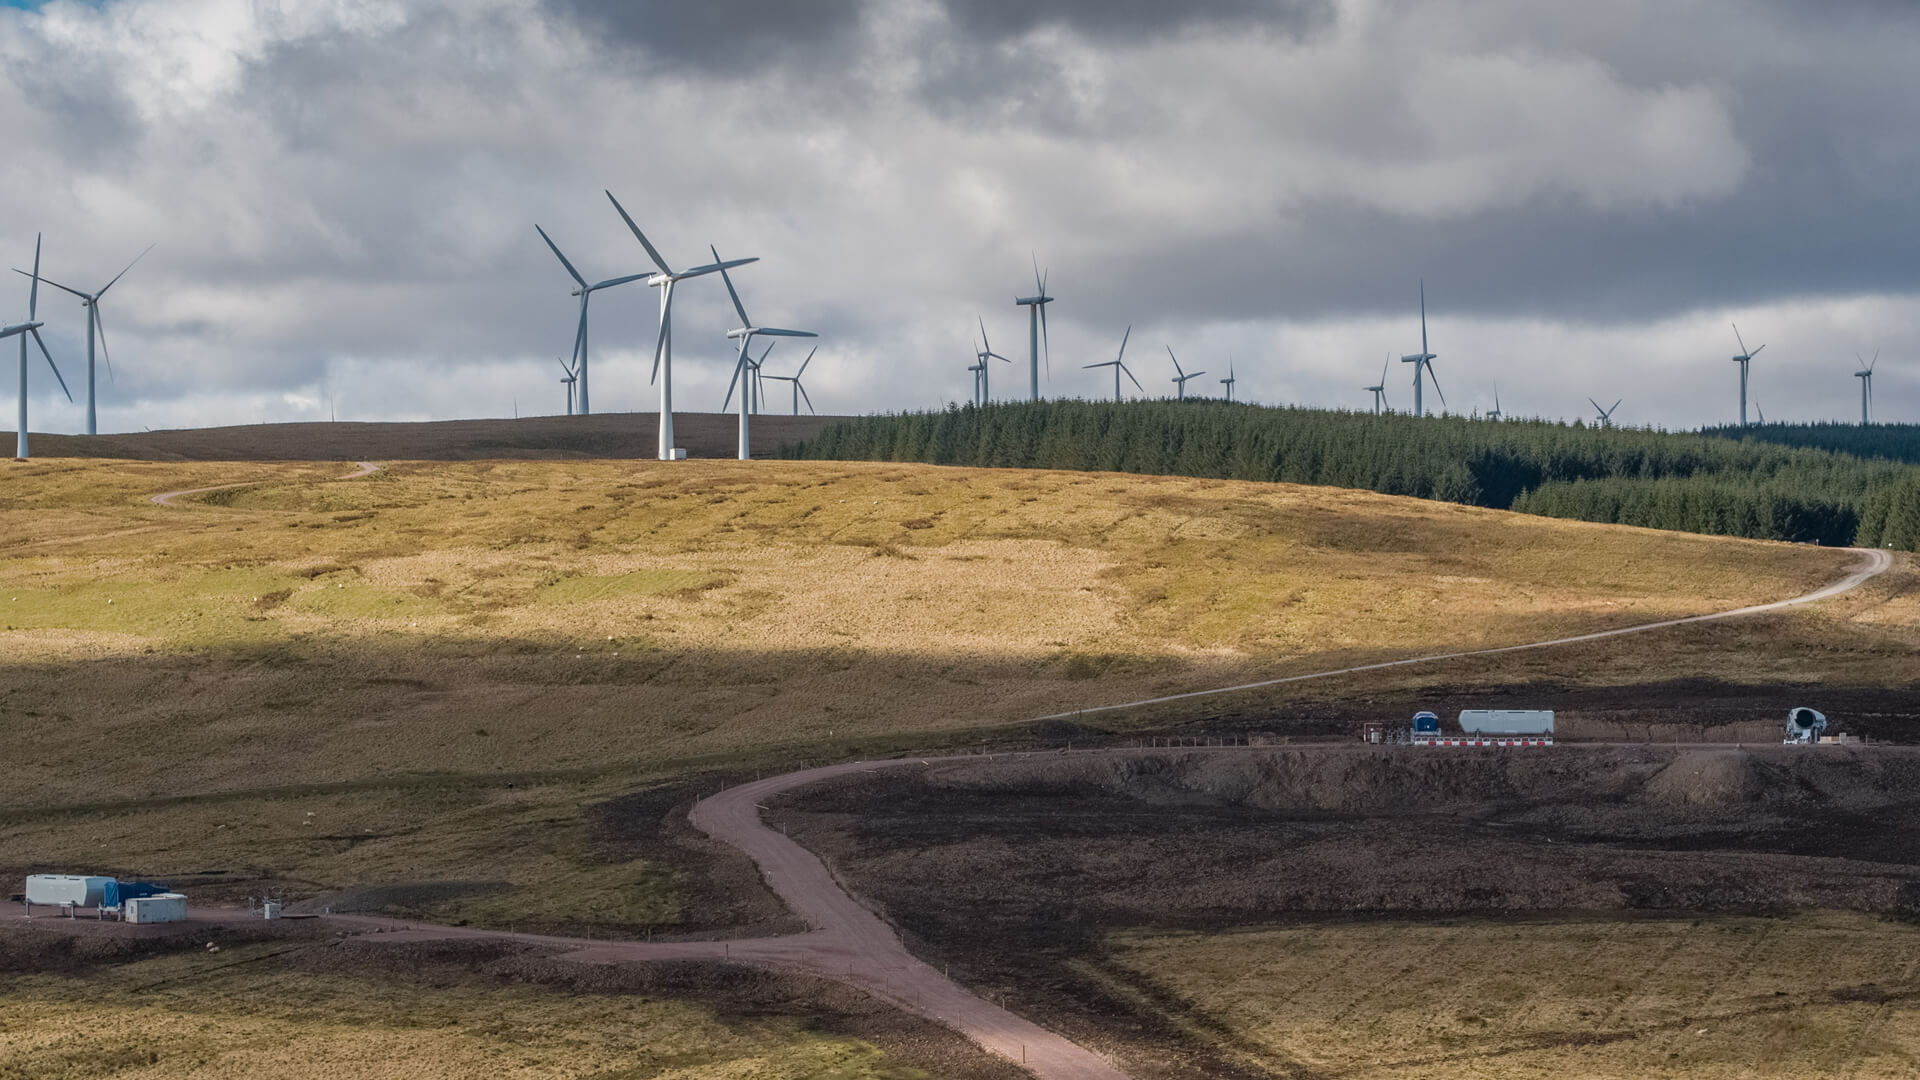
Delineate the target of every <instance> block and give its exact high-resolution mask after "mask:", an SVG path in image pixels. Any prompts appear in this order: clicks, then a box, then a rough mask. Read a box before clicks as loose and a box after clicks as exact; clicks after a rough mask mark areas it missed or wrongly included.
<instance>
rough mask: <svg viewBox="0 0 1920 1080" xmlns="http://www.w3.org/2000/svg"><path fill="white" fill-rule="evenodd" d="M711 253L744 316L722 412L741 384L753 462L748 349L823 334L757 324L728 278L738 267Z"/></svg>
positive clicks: (745, 450)
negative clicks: (760, 342) (767, 340)
mask: <svg viewBox="0 0 1920 1080" xmlns="http://www.w3.org/2000/svg"><path fill="white" fill-rule="evenodd" d="M635 231H636V232H637V231H638V230H635ZM708 250H709V251H712V252H713V265H714V267H715V269H718V270H719V271H720V280H721V281H724V282H726V283H727V295H728V296H729V297H732V298H733V310H734V311H735V312H736V313H737V314H738V315H739V316H740V325H739V326H736V327H734V328H733V329H731V330H729V331H727V336H728V337H729V338H734V339H736V340H738V341H739V342H740V355H739V357H738V358H737V359H736V360H735V361H734V363H733V378H732V379H730V380H728V382H727V398H726V402H722V403H721V405H720V411H721V412H726V411H727V402H731V401H732V400H733V387H734V384H735V383H740V384H741V386H740V460H741V461H751V460H753V450H752V444H751V443H750V442H749V440H748V435H747V416H748V415H749V413H748V405H747V399H748V398H749V397H750V396H752V389H753V387H752V381H751V380H752V378H753V370H752V369H750V368H749V365H752V364H753V360H752V359H751V358H750V357H749V356H748V355H747V349H748V348H749V347H750V346H752V344H753V339H754V338H755V337H819V336H820V335H819V334H816V333H814V332H813V331H811V330H782V329H780V328H778V327H774V326H755V325H753V320H752V319H750V318H748V317H747V309H746V306H745V305H744V304H742V303H740V294H739V293H738V292H735V291H734V288H733V278H731V277H729V276H728V275H727V267H729V266H733V265H735V264H734V263H724V262H721V261H720V252H719V251H718V250H717V249H714V248H712V247H709V248H708ZM748 261H749V262H751V261H752V260H748ZM689 273H691V272H689ZM768 348H769V349H771V348H772V346H771V345H769V346H768Z"/></svg>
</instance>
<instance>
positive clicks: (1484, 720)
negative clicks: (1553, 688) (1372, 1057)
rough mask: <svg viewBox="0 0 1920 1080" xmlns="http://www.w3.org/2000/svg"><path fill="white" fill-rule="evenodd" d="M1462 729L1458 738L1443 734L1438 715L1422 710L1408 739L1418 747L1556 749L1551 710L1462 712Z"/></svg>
mask: <svg viewBox="0 0 1920 1080" xmlns="http://www.w3.org/2000/svg"><path fill="white" fill-rule="evenodd" d="M1459 727H1460V731H1459V734H1454V733H1452V732H1447V731H1442V730H1441V724H1440V717H1439V715H1438V714H1435V713H1432V712H1427V711H1424V710H1423V711H1421V712H1417V713H1414V714H1413V728H1412V731H1411V732H1409V739H1410V741H1411V742H1412V743H1413V744H1414V745H1415V746H1552V745H1553V710H1551V709H1462V710H1460V717H1459ZM1387 741H1389V742H1394V741H1398V740H1395V739H1388V740H1387Z"/></svg>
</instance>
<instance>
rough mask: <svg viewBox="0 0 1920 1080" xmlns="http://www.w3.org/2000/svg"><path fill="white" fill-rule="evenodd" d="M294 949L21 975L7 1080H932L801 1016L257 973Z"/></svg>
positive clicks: (14, 982) (5, 1024) (8, 1004)
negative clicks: (584, 1079)
mask: <svg viewBox="0 0 1920 1080" xmlns="http://www.w3.org/2000/svg"><path fill="white" fill-rule="evenodd" d="M320 947H322V948H324V947H325V946H320ZM284 948H286V946H284V945H280V944H274V945H270V946H252V947H249V948H246V949H239V950H228V951H226V952H222V953H219V954H203V955H198V956H193V955H189V956H186V957H168V958H163V959H157V960H148V961H144V962H141V963H137V964H131V965H126V966H123V967H120V968H116V969H111V970H109V971H108V972H106V973H103V974H95V975H93V976H91V977H89V978H86V979H73V978H64V977H53V976H25V977H18V978H10V979H9V981H8V982H7V983H6V984H5V986H4V988H0V1078H8V1080H11V1078H14V1077H19V1078H22V1080H25V1078H36V1080H37V1078H41V1077H63V1078H68V1080H88V1078H94V1077H113V1078H115V1080H145V1078H149V1077H151V1078H156V1080H157V1078H168V1080H257V1078H260V1077H274V1078H286V1080H306V1078H312V1080H441V1078H449V1080H450V1078H455V1077H460V1078H465V1077H478V1076H488V1077H503V1078H513V1080H548V1078H551V1080H563V1078H573V1077H580V1076H647V1077H660V1078H663V1080H665V1078H676V1080H678V1078H685V1080H723V1078H748V1077H751V1078H753V1080H780V1078H793V1080H815V1078H821V1077H832V1078H839V1080H865V1078H876V1080H877V1078H891V1080H914V1078H921V1077H925V1076H926V1075H927V1074H926V1073H924V1072H923V1071H921V1070H919V1069H916V1068H911V1067H909V1066H906V1065H904V1064H902V1063H901V1062H899V1061H897V1060H893V1059H891V1058H889V1057H888V1056H887V1055H886V1054H884V1053H882V1052H881V1051H879V1050H878V1049H876V1048H875V1047H873V1046H872V1045H870V1044H868V1043H865V1042H861V1041H858V1040H854V1039H846V1038H837V1037H833V1036H828V1035H821V1034H817V1033H813V1032H810V1031H807V1030H806V1029H805V1027H804V1026H803V1025H802V1024H801V1023H800V1022H799V1021H798V1020H797V1019H793V1018H766V1019H754V1020H751V1021H732V1022H728V1021H723V1020H721V1019H719V1018H718V1017H716V1016H714V1015H713V1014H712V1012H710V1011H709V1010H707V1009H705V1008H703V1007H701V1006H699V1005H695V1004H691V1003H686V1002H679V1001H674V1000H671V999H662V998H659V997H652V996H641V995H638V994H562V993H557V992H552V991H543V990H540V989H536V988H532V987H527V986H514V985H493V986H487V985H474V984H465V983H455V984H453V985H447V984H445V983H444V982H442V983H438V984H429V983H427V982H424V981H415V980H410V979H405V978H395V977H393V976H391V975H387V976H382V977H374V976H366V977H360V976H353V975H335V974H324V973H315V972H311V971H284V970H278V971H277V970H273V969H272V963H271V961H269V963H268V965H267V970H260V969H256V968H254V967H252V966H250V965H247V964H244V963H242V962H244V961H248V960H250V959H259V958H263V957H266V956H267V955H268V954H270V953H272V952H273V951H275V950H278V949H284ZM155 984H157V985H155ZM150 986H151V987H152V988H150V989H149V988H148V987H150Z"/></svg>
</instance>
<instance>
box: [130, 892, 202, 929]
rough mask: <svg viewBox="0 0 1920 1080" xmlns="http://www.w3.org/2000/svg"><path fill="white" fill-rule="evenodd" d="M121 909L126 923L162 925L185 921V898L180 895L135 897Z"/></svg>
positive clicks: (162, 894)
mask: <svg viewBox="0 0 1920 1080" xmlns="http://www.w3.org/2000/svg"><path fill="white" fill-rule="evenodd" d="M123 908H124V910H125V912H126V921H127V922H130V923H163V922H186V921H187V898H186V897H185V896H183V895H181V894H180V893H177V892H172V893H161V894H160V895H159V896H136V897H133V898H132V899H130V900H128V901H127V902H126V903H125V904H124V905H123Z"/></svg>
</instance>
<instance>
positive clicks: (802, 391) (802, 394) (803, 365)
mask: <svg viewBox="0 0 1920 1080" xmlns="http://www.w3.org/2000/svg"><path fill="white" fill-rule="evenodd" d="M767 348H769V349H771V348H773V346H771V345H769V346H767ZM818 351H820V347H819V346H818V345H816V346H814V347H813V348H811V349H808V350H807V358H806V359H805V360H802V361H800V370H799V371H796V372H794V373H793V374H791V375H769V376H767V378H769V379H772V380H774V381H775V382H787V383H792V384H793V415H795V416H799V415H800V399H801V398H807V411H808V412H810V413H814V414H815V415H819V414H818V413H817V412H816V411H815V409H814V407H813V399H812V398H811V397H807V388H806V387H804V386H802V385H800V376H802V375H805V374H806V373H807V365H808V364H811V363H813V354H814V353H816V352H818ZM766 358H767V356H766V354H765V353H761V354H760V359H762V360H765V359H766Z"/></svg>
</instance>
